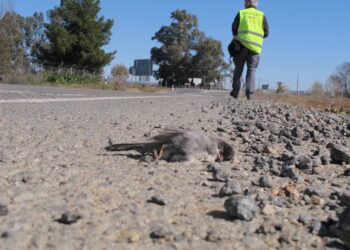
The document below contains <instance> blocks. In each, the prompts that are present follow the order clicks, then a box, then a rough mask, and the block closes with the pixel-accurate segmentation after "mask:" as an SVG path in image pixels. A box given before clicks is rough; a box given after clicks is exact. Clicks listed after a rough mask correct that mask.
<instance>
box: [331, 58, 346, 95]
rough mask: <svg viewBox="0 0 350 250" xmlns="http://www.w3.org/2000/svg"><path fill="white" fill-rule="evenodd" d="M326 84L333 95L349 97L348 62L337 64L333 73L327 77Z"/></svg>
mask: <svg viewBox="0 0 350 250" xmlns="http://www.w3.org/2000/svg"><path fill="white" fill-rule="evenodd" d="M327 84H328V87H329V89H330V90H331V91H332V92H333V94H334V95H336V96H340V95H342V96H346V97H348V98H350V62H345V63H343V64H341V65H340V66H338V68H337V70H336V72H335V74H333V75H331V76H330V77H329V78H328V80H327Z"/></svg>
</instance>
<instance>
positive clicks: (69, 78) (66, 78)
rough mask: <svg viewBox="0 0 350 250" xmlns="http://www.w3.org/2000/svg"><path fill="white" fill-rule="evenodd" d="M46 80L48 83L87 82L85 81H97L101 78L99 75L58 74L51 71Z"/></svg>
mask: <svg viewBox="0 0 350 250" xmlns="http://www.w3.org/2000/svg"><path fill="white" fill-rule="evenodd" d="M47 81H48V82H50V83H60V84H72V83H76V84H87V83H99V82H101V78H100V77H99V76H90V75H85V76H83V75H70V74H59V73H53V74H49V75H48V76H47Z"/></svg>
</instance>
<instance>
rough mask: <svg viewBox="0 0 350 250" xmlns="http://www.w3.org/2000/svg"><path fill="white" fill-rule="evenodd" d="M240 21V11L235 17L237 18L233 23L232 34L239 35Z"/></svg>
mask: <svg viewBox="0 0 350 250" xmlns="http://www.w3.org/2000/svg"><path fill="white" fill-rule="evenodd" d="M239 22H240V17H239V13H238V14H237V15H236V17H235V20H234V21H233V23H232V34H233V35H234V36H237V32H238V27H239Z"/></svg>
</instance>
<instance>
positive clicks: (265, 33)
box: [263, 15, 270, 38]
mask: <svg viewBox="0 0 350 250" xmlns="http://www.w3.org/2000/svg"><path fill="white" fill-rule="evenodd" d="M263 29H264V38H266V37H268V36H269V32H270V31H269V23H268V22H267V19H266V16H265V15H264V22H263Z"/></svg>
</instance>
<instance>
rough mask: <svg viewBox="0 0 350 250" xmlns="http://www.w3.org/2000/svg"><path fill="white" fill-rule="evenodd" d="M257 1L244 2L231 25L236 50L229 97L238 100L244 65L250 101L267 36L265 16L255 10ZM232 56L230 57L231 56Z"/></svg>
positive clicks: (247, 0)
mask: <svg viewBox="0 0 350 250" xmlns="http://www.w3.org/2000/svg"><path fill="white" fill-rule="evenodd" d="M257 6H258V0H245V9H243V10H241V11H239V13H238V14H237V15H236V17H235V19H234V22H233V24H232V33H233V35H234V42H235V43H236V50H237V45H238V48H239V49H238V51H237V52H236V53H235V54H234V55H233V62H234V64H235V70H234V74H233V83H232V91H231V92H230V95H231V96H232V97H234V98H238V95H239V91H240V88H241V77H242V73H243V70H244V65H245V64H247V75H246V97H247V100H250V99H252V97H253V95H254V90H255V81H256V69H257V67H258V64H259V60H260V57H259V55H260V54H261V52H262V45H263V41H264V38H266V37H267V36H268V35H269V25H268V22H267V19H266V17H265V14H264V13H263V12H262V11H260V10H258V9H257ZM231 56H232V55H231Z"/></svg>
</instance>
